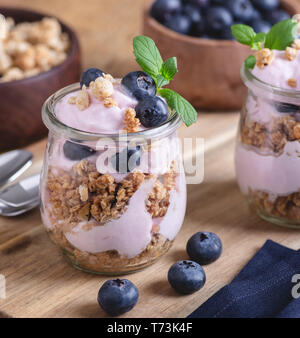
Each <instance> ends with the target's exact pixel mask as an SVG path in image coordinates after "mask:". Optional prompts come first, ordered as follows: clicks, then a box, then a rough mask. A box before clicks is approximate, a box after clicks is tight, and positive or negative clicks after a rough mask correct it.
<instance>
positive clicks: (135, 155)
mask: <svg viewBox="0 0 300 338" xmlns="http://www.w3.org/2000/svg"><path fill="white" fill-rule="evenodd" d="M141 156H142V150H141V147H140V146H137V147H130V148H125V149H123V150H122V151H121V152H119V153H116V154H115V155H114V156H113V157H112V158H111V163H112V165H113V167H114V169H116V171H117V172H119V173H129V172H131V171H132V170H133V169H135V168H136V167H137V166H139V165H140V163H141Z"/></svg>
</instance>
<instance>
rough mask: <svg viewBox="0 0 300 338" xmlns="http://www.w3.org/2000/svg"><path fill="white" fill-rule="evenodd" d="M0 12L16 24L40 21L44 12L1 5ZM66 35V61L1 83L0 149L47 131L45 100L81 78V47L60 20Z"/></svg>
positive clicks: (29, 139)
mask: <svg viewBox="0 0 300 338" xmlns="http://www.w3.org/2000/svg"><path fill="white" fill-rule="evenodd" d="M0 13H1V14H3V15H4V16H9V17H12V18H14V20H15V21H16V22H17V23H19V22H23V21H27V22H32V21H38V20H41V19H42V18H43V17H45V16H50V15H47V14H43V13H38V12H34V11H31V10H25V9H19V8H7V7H0ZM59 22H60V24H61V26H62V29H63V31H64V32H66V33H68V34H69V37H70V40H71V47H70V50H69V52H68V56H67V58H66V60H65V61H64V62H63V63H61V64H60V65H58V66H56V67H54V68H52V69H50V70H49V71H47V72H44V73H41V74H38V75H36V76H33V77H29V78H26V79H22V80H18V81H11V82H4V83H0V102H1V104H0V151H3V150H7V149H9V148H17V147H22V146H24V145H26V144H29V143H31V142H33V141H35V140H37V139H40V138H42V137H43V136H45V135H46V134H47V129H46V127H45V126H44V124H43V122H42V119H41V108H42V105H43V103H44V101H45V100H46V99H47V98H48V97H49V96H50V95H51V94H53V93H54V92H56V91H57V90H59V89H60V88H62V87H65V86H67V85H69V84H71V83H74V82H77V81H78V80H79V77H80V71H81V64H80V47H79V42H78V39H77V37H76V35H75V33H74V32H73V30H72V29H71V28H69V27H68V26H66V25H65V24H64V23H62V22H61V21H59Z"/></svg>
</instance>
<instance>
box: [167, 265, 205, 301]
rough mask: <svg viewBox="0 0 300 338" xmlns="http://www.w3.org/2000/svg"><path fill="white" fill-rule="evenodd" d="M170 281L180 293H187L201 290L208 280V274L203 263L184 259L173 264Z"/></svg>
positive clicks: (169, 273) (169, 276)
mask: <svg viewBox="0 0 300 338" xmlns="http://www.w3.org/2000/svg"><path fill="white" fill-rule="evenodd" d="M168 281H169V283H170V285H171V286H172V288H173V289H174V290H175V291H177V292H178V293H181V294H184V295H187V294H190V293H194V292H196V291H198V290H200V289H201V288H202V287H203V286H204V284H205V281H206V275H205V272H204V270H203V268H202V266H201V265H199V264H198V263H196V262H193V261H189V260H184V261H179V262H177V263H175V264H173V265H172V266H171V268H170V269H169V272H168Z"/></svg>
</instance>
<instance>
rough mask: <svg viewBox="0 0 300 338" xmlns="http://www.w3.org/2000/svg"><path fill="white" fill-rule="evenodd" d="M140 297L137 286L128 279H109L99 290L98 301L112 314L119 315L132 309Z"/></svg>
mask: <svg viewBox="0 0 300 338" xmlns="http://www.w3.org/2000/svg"><path fill="white" fill-rule="evenodd" d="M138 298H139V291H138V289H137V287H136V286H135V285H134V284H133V283H132V282H131V281H129V280H128V279H114V280H108V281H106V282H105V283H104V284H103V285H102V286H101V288H100V290H99V292H98V303H99V305H100V306H101V308H102V309H103V310H104V311H105V312H106V313H108V314H109V315H110V316H119V315H121V314H123V313H125V312H128V311H130V310H132V309H133V308H134V306H135V305H136V303H137V301H138Z"/></svg>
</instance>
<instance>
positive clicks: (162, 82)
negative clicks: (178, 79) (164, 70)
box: [157, 74, 170, 89]
mask: <svg viewBox="0 0 300 338" xmlns="http://www.w3.org/2000/svg"><path fill="white" fill-rule="evenodd" d="M169 83H170V81H169V80H167V79H166V78H165V77H164V76H162V75H160V74H158V75H157V88H158V89H159V88H161V87H163V86H166V85H168V84H169Z"/></svg>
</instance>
